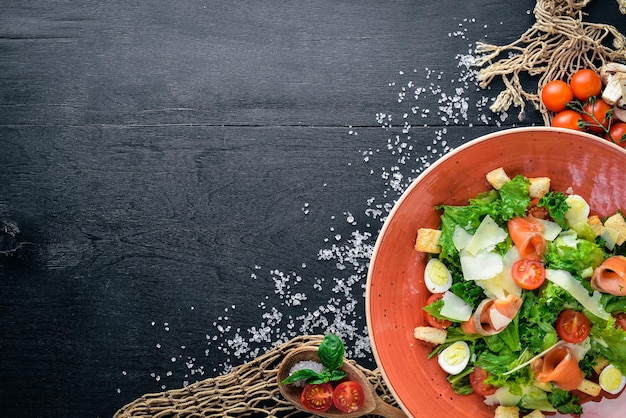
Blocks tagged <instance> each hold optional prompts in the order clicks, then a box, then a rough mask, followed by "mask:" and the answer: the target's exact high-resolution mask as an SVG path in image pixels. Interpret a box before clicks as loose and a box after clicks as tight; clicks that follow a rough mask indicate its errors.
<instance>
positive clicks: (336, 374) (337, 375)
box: [330, 370, 347, 381]
mask: <svg viewBox="0 0 626 418" xmlns="http://www.w3.org/2000/svg"><path fill="white" fill-rule="evenodd" d="M346 375H347V373H346V372H344V371H343V370H333V371H332V372H330V380H331V381H335V380H341V379H343V378H344V377H346Z"/></svg>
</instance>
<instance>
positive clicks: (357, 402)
mask: <svg viewBox="0 0 626 418" xmlns="http://www.w3.org/2000/svg"><path fill="white" fill-rule="evenodd" d="M364 403H365V392H364V391H363V388H362V387H361V385H360V384H359V383H358V382H355V381H353V380H348V381H346V382H341V383H339V385H337V387H336V388H335V392H334V393H333V404H334V405H335V407H336V408H337V409H338V410H340V411H341V412H355V411H358V410H359V409H361V408H362V407H363V404H364Z"/></svg>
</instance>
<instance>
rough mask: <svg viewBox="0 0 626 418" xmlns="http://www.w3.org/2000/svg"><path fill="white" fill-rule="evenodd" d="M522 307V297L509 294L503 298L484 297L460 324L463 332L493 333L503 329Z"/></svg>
mask: <svg viewBox="0 0 626 418" xmlns="http://www.w3.org/2000/svg"><path fill="white" fill-rule="evenodd" d="M521 307H522V299H521V298H520V297H519V296H516V295H514V294H509V295H508V296H507V297H506V298H504V299H485V300H484V301H482V302H481V303H480V304H479V305H478V307H477V308H476V311H475V312H474V313H473V314H472V317H471V318H470V319H468V320H467V321H465V322H463V323H462V324H461V330H463V332H464V333H465V334H480V335H494V334H497V333H499V332H500V331H502V330H504V328H506V327H507V325H509V323H510V322H511V321H512V320H513V318H515V315H517V312H518V311H519V309H520V308H521Z"/></svg>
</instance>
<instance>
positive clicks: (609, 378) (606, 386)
mask: <svg viewBox="0 0 626 418" xmlns="http://www.w3.org/2000/svg"><path fill="white" fill-rule="evenodd" d="M598 383H599V384H600V387H601V388H602V389H603V390H605V391H607V392H609V393H610V394H613V395H617V394H618V393H620V392H621V391H622V389H624V385H626V377H625V376H624V375H623V374H622V372H620V371H619V369H618V368H617V367H615V366H614V365H612V364H609V365H608V366H606V367H605V368H604V370H602V372H601V373H600V381H599V382H598Z"/></svg>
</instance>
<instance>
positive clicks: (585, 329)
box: [554, 309, 591, 344]
mask: <svg viewBox="0 0 626 418" xmlns="http://www.w3.org/2000/svg"><path fill="white" fill-rule="evenodd" d="M554 327H555V328H556V332H557V334H559V338H561V339H562V340H563V341H566V342H568V343H572V344H577V343H579V342H582V341H584V340H585V338H587V336H588V335H589V331H591V322H590V321H589V318H587V317H586V316H585V314H584V313H582V312H579V311H575V310H573V309H565V310H564V311H562V312H561V313H560V314H559V317H558V318H557V320H556V325H555V326H554Z"/></svg>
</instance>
